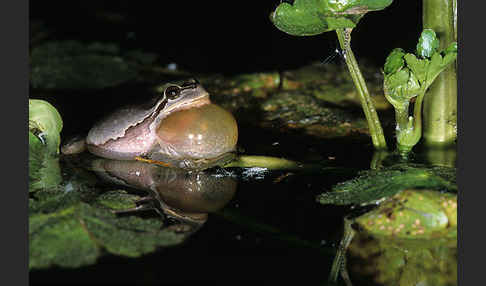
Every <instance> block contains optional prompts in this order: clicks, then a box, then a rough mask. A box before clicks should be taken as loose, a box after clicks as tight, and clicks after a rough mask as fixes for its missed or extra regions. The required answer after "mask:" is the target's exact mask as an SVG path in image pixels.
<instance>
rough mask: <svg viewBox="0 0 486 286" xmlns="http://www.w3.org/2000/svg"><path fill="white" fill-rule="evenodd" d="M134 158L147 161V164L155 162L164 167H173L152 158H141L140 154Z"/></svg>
mask: <svg viewBox="0 0 486 286" xmlns="http://www.w3.org/2000/svg"><path fill="white" fill-rule="evenodd" d="M134 159H135V160H137V161H141V162H145V163H149V164H157V165H161V166H164V167H173V166H172V165H171V164H169V163H165V162H162V161H157V160H152V159H147V158H143V157H141V156H136V157H135V158H134Z"/></svg>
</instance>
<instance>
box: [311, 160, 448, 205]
mask: <svg viewBox="0 0 486 286" xmlns="http://www.w3.org/2000/svg"><path fill="white" fill-rule="evenodd" d="M417 188H423V189H433V190H439V191H444V190H447V191H450V192H457V184H456V169H455V168H448V167H438V166H437V167H427V166H423V165H413V164H397V165H393V166H390V167H387V168H382V169H378V170H366V171H362V172H360V173H359V175H358V176H357V177H356V178H353V179H351V180H348V181H345V182H341V183H338V184H336V185H335V186H334V187H333V188H332V190H331V191H328V192H324V193H322V194H320V195H319V196H317V201H318V202H320V203H321V204H324V205H326V204H335V205H367V204H374V203H376V202H379V201H382V200H383V199H386V198H388V197H391V196H393V195H395V194H396V193H398V192H400V191H403V190H406V189H417Z"/></svg>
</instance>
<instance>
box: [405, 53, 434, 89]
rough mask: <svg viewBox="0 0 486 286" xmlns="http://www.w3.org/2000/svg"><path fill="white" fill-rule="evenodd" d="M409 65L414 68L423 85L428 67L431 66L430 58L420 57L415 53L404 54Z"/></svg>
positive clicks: (411, 68)
mask: <svg viewBox="0 0 486 286" xmlns="http://www.w3.org/2000/svg"><path fill="white" fill-rule="evenodd" d="M404 58H405V61H406V62H407V66H408V67H409V68H410V70H412V72H413V74H414V75H415V77H416V78H417V79H418V81H419V82H420V84H421V85H422V84H423V83H424V82H425V80H426V79H427V69H428V66H429V60H426V59H423V60H421V59H418V58H417V57H416V56H415V55H414V54H406V55H405V56H404Z"/></svg>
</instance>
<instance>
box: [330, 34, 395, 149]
mask: <svg viewBox="0 0 486 286" xmlns="http://www.w3.org/2000/svg"><path fill="white" fill-rule="evenodd" d="M351 31H352V29H348V28H347V29H336V34H337V37H338V40H339V45H340V46H341V49H342V50H343V51H344V53H345V54H344V55H345V60H346V65H347V66H348V69H349V73H350V74H351V77H352V78H353V82H354V85H355V86H356V89H357V91H358V94H359V98H360V100H361V106H362V107H363V111H364V114H365V117H366V120H367V121H368V128H369V130H370V134H371V140H372V142H373V145H374V146H375V149H377V150H385V149H387V147H386V141H385V136H384V134H383V129H382V128H381V124H380V119H379V118H378V114H377V112H376V108H375V106H374V104H373V101H372V100H371V96H370V93H369V91H368V88H367V87H366V82H365V80H364V78H363V75H362V74H361V71H360V69H359V66H358V63H357V61H356V59H355V57H354V54H353V51H352V50H351Z"/></svg>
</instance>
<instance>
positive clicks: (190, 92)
mask: <svg viewBox="0 0 486 286" xmlns="http://www.w3.org/2000/svg"><path fill="white" fill-rule="evenodd" d="M163 98H164V100H165V106H163V112H164V114H165V116H167V115H168V114H170V113H172V112H174V111H179V110H184V109H189V108H193V107H199V106H202V105H205V104H209V103H211V102H210V100H209V93H208V92H207V91H206V90H205V89H204V88H203V87H202V85H201V84H200V83H199V82H198V81H197V80H196V79H191V80H188V81H185V82H182V83H181V84H166V85H165V89H164V95H163ZM161 107H162V106H161Z"/></svg>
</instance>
